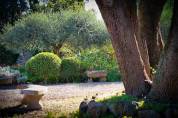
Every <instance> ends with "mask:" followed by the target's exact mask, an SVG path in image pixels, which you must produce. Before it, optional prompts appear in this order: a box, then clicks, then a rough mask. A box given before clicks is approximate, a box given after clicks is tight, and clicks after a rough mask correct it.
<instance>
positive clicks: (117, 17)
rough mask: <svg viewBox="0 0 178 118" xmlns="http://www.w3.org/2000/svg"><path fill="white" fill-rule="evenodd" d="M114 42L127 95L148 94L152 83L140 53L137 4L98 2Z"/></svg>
mask: <svg viewBox="0 0 178 118" xmlns="http://www.w3.org/2000/svg"><path fill="white" fill-rule="evenodd" d="M96 2H97V4H98V7H99V9H100V11H101V14H102V16H103V19H104V21H105V24H106V26H107V29H108V31H109V33H110V35H111V38H112V44H113V47H114V50H115V52H116V57H117V60H118V63H119V67H120V71H121V74H122V78H123V83H124V86H125V90H126V93H127V94H128V95H133V96H141V95H143V94H145V92H146V87H145V80H148V79H149V77H148V75H147V72H146V69H145V66H144V62H143V60H142V56H141V53H140V51H139V47H138V43H137V38H138V24H137V7H136V0H96Z"/></svg>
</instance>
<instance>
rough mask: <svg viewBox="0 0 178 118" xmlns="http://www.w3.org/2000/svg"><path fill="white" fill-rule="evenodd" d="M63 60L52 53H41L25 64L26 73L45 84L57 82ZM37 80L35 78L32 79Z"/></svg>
mask: <svg viewBox="0 0 178 118" xmlns="http://www.w3.org/2000/svg"><path fill="white" fill-rule="evenodd" d="M60 65H61V59H60V58H59V57H58V56H57V55H55V54H53V53H50V52H41V53H39V54H37V55H35V56H33V57H32V58H30V59H29V60H28V61H27V63H26V64H25V68H26V71H27V72H29V73H30V74H31V76H32V77H33V76H35V77H36V78H38V79H40V80H43V81H45V82H50V83H51V82H52V83H53V82H57V78H58V77H59V71H60ZM31 79H35V78H31Z"/></svg>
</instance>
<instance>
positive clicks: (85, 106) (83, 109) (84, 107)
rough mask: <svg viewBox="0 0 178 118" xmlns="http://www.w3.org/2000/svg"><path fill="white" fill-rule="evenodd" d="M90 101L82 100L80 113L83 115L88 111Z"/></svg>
mask: <svg viewBox="0 0 178 118" xmlns="http://www.w3.org/2000/svg"><path fill="white" fill-rule="evenodd" d="M87 109H88V102H87V101H86V100H84V101H82V102H81V103H80V106H79V114H80V116H81V117H84V116H85V115H86V113H87Z"/></svg>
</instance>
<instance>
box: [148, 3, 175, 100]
mask: <svg viewBox="0 0 178 118" xmlns="http://www.w3.org/2000/svg"><path fill="white" fill-rule="evenodd" d="M174 2H175V3H174V11H173V18H172V24H171V29H170V33H169V40H168V44H167V46H166V51H165V55H164V57H163V59H162V60H161V61H160V63H159V71H158V72H157V74H156V78H155V80H153V88H152V90H151V92H150V94H149V96H148V97H149V98H151V99H152V100H159V101H169V102H170V101H171V102H177V100H178V69H177V67H178V10H177V8H178V1H177V0H175V1H174Z"/></svg>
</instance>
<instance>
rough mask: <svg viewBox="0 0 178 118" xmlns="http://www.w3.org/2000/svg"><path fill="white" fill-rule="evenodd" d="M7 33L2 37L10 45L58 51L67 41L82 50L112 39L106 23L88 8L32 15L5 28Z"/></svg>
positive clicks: (17, 47) (15, 47) (16, 48)
mask: <svg viewBox="0 0 178 118" xmlns="http://www.w3.org/2000/svg"><path fill="white" fill-rule="evenodd" d="M4 32H5V33H4V34H3V35H2V39H1V40H2V42H3V44H5V45H6V46H7V47H9V48H12V49H15V50H18V51H21V50H53V51H54V52H55V53H56V54H59V50H60V48H61V47H62V45H63V44H64V43H68V44H69V45H71V46H75V47H76V48H79V49H81V48H85V47H88V46H89V45H90V44H96V43H98V44H101V42H105V41H106V40H107V39H109V35H108V33H107V31H106V28H105V26H104V24H103V23H102V22H100V21H97V19H96V18H95V16H94V14H92V13H90V12H85V11H79V12H75V11H63V12H60V13H51V14H45V13H35V14H31V15H30V16H27V17H25V18H23V19H22V20H20V21H17V22H16V23H15V25H14V26H10V25H9V26H7V27H5V31H4Z"/></svg>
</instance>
